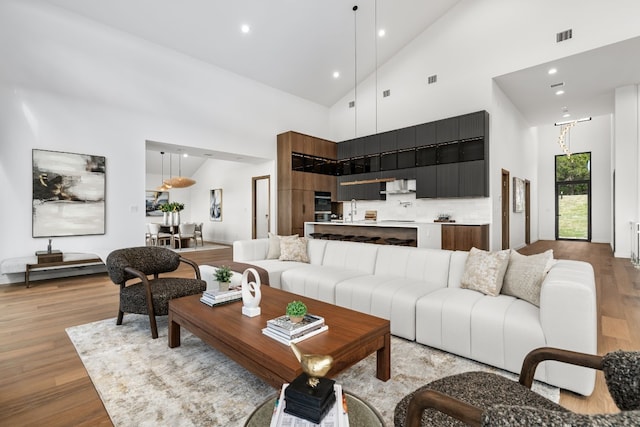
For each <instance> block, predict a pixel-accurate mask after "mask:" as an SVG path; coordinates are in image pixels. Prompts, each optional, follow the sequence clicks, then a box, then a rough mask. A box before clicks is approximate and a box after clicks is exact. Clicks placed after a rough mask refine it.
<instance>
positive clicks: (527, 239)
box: [524, 179, 531, 245]
mask: <svg viewBox="0 0 640 427" xmlns="http://www.w3.org/2000/svg"><path fill="white" fill-rule="evenodd" d="M524 243H525V244H526V245H528V244H530V243H531V181H529V180H528V179H525V180H524Z"/></svg>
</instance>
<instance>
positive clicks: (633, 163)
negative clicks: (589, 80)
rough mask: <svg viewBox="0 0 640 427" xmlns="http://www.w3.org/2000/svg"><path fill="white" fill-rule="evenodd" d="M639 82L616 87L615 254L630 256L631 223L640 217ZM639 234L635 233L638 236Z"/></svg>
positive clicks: (639, 219)
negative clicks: (639, 171)
mask: <svg viewBox="0 0 640 427" xmlns="http://www.w3.org/2000/svg"><path fill="white" fill-rule="evenodd" d="M639 100H640V97H639V96H638V86H637V85H629V86H624V87H621V88H618V89H616V98H615V119H614V122H615V124H614V141H615V142H614V146H615V156H614V165H613V167H614V168H615V173H616V186H615V206H614V209H615V215H616V222H615V231H614V232H615V255H616V256H620V257H625V258H626V257H629V255H630V252H631V233H632V229H631V223H635V222H638V221H640V215H639V213H640V208H639V207H638V202H639V200H640V197H639V190H638V189H639V188H640V184H639V183H638V179H639V178H638V169H639V167H640V160H639V159H638V155H639V154H638V152H639V147H640V139H639V135H638V123H640V117H639V114H640V107H639V105H638V103H639ZM634 237H635V236H634Z"/></svg>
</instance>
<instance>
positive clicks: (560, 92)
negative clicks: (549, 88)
mask: <svg viewBox="0 0 640 427" xmlns="http://www.w3.org/2000/svg"><path fill="white" fill-rule="evenodd" d="M563 93H564V91H563V90H562V89H561V90H557V91H556V95H562V94H563Z"/></svg>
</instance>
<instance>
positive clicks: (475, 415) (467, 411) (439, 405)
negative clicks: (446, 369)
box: [405, 390, 482, 427]
mask: <svg viewBox="0 0 640 427" xmlns="http://www.w3.org/2000/svg"><path fill="white" fill-rule="evenodd" d="M427 408H433V409H436V410H438V411H440V412H443V413H445V414H447V415H449V416H451V417H453V418H456V419H458V420H460V421H462V422H464V423H466V424H468V425H470V426H472V427H480V423H481V421H482V410H480V409H479V408H476V407H475V406H473V405H469V404H468V403H465V402H463V401H461V400H458V399H455V398H453V397H451V396H447V395H446V394H443V393H440V392H438V391H435V390H423V391H421V392H418V393H416V394H415V395H414V396H413V398H412V399H411V401H410V402H409V406H408V407H407V422H406V423H405V426H406V427H420V422H421V416H422V411H423V410H425V409H427Z"/></svg>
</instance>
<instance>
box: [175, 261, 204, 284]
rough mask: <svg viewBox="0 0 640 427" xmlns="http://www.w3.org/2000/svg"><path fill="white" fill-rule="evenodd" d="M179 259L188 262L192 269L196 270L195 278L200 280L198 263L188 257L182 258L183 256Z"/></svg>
mask: <svg viewBox="0 0 640 427" xmlns="http://www.w3.org/2000/svg"><path fill="white" fill-rule="evenodd" d="M180 261H181V262H184V263H186V264H189V265H190V266H191V267H193V270H194V271H195V272H196V279H198V280H202V279H201V278H200V269H199V268H198V264H196V263H195V262H193V261H191V260H190V259H186V258H183V257H180Z"/></svg>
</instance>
